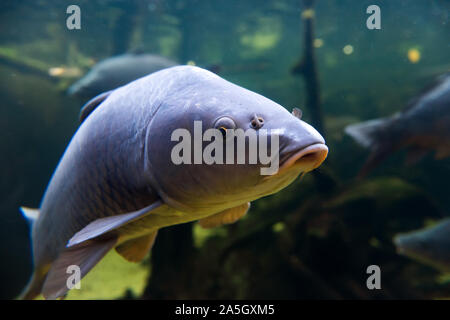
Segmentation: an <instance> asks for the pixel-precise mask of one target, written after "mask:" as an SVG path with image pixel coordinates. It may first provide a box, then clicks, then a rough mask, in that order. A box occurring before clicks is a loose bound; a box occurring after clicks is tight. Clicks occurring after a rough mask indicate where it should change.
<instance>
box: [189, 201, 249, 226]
mask: <svg viewBox="0 0 450 320" xmlns="http://www.w3.org/2000/svg"><path fill="white" fill-rule="evenodd" d="M248 209H250V202H247V203H244V204H241V205H239V206H237V207H234V208H230V209H227V210H224V211H221V212H219V213H216V214H214V215H212V216H209V217H207V218H203V219H201V220H199V221H198V224H199V225H200V226H201V227H202V228H205V229H208V228H214V227H219V226H222V225H224V224H230V223H234V222H236V221H237V220H239V219H240V218H242V217H243V216H244V215H245V214H246V213H247V211H248Z"/></svg>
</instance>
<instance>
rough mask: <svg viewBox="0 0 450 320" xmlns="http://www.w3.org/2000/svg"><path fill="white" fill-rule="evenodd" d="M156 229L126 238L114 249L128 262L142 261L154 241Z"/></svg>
mask: <svg viewBox="0 0 450 320" xmlns="http://www.w3.org/2000/svg"><path fill="white" fill-rule="evenodd" d="M157 233H158V231H153V232H152V233H150V234H148V235H145V236H142V237H139V238H135V239H131V240H128V241H126V242H124V243H122V244H121V245H119V246H117V247H116V251H117V253H118V254H120V255H121V256H122V257H124V258H125V259H126V260H128V261H130V262H140V261H142V260H143V259H144V258H145V256H146V255H147V253H148V252H149V251H150V249H151V248H152V247H153V244H154V243H155V239H156V235H157Z"/></svg>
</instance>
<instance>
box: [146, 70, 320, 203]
mask: <svg viewBox="0 0 450 320" xmlns="http://www.w3.org/2000/svg"><path fill="white" fill-rule="evenodd" d="M197 69H199V68H197ZM200 70H202V69H200ZM203 72H207V74H206V76H205V74H204V73H203ZM187 82H189V81H187ZM178 94H180V97H181V96H182V97H183V99H182V100H179V101H177V100H176V99H175V98H174V97H172V99H169V100H166V101H164V103H163V104H165V105H164V106H162V107H160V109H159V110H158V112H157V114H156V115H155V117H154V119H153V121H152V126H154V128H153V129H154V130H152V129H150V130H149V132H152V131H153V132H158V133H160V134H159V136H158V137H157V138H156V141H153V142H152V137H151V135H150V137H149V140H148V141H147V142H148V146H149V148H148V157H149V162H150V163H151V167H152V168H153V169H151V171H152V174H153V180H154V181H155V182H156V184H157V185H158V186H157V187H156V189H159V190H160V192H161V193H163V196H162V197H163V198H165V199H164V200H166V202H169V203H170V204H172V205H173V206H175V207H176V206H179V207H180V209H184V211H189V210H192V211H197V212H199V211H203V210H204V211H208V210H211V211H213V212H218V211H220V210H223V209H226V208H230V207H233V206H235V205H236V206H237V205H239V204H242V203H245V202H248V201H252V200H255V199H258V198H260V197H262V196H265V195H268V194H272V193H275V192H277V191H279V190H281V189H282V188H284V187H286V186H287V185H289V184H290V183H291V182H292V181H294V180H295V179H296V178H297V176H298V175H299V174H300V173H302V172H308V171H311V170H313V169H315V168H317V167H318V166H319V165H320V164H321V163H322V162H323V161H324V160H325V158H326V156H327V153H328V148H327V147H326V145H325V141H324V139H323V138H322V136H321V135H320V134H319V133H318V132H317V131H316V130H315V129H314V128H313V127H312V126H310V125H309V124H307V123H306V122H304V121H303V120H301V119H299V117H298V116H297V117H296V116H294V115H293V114H291V113H290V112H288V111H287V110H286V109H285V108H283V107H282V106H280V105H279V104H277V103H275V102H273V101H271V100H269V99H267V98H265V97H263V96H261V95H259V94H256V93H254V92H251V91H249V90H246V89H244V88H242V87H239V86H236V85H234V84H231V83H229V82H227V81H225V80H223V79H221V78H220V77H218V76H216V75H213V74H212V73H210V72H208V71H205V70H203V71H202V73H201V77H200V79H199V81H197V82H195V83H193V84H192V85H190V86H187V87H183V88H181V89H180V90H179V91H178ZM163 127H164V128H163ZM163 129H165V130H163ZM177 129H182V131H183V132H185V133H189V135H190V141H189V143H188V144H186V148H185V149H184V150H183V152H182V153H183V155H186V154H187V153H188V154H189V155H188V157H187V158H189V159H190V160H191V161H190V163H186V162H183V163H180V161H179V159H178V161H173V156H174V154H175V155H178V156H179V155H180V152H179V151H180V148H179V147H180V144H181V143H184V142H185V139H184V138H183V139H181V138H180V137H181V135H177V136H176V137H175V139H174V136H173V135H172V134H173V133H174V132H175V130H177ZM199 132H200V134H198V133H199ZM208 132H209V133H208ZM213 132H214V133H213ZM213 136H214V137H213ZM216 136H217V137H218V142H217V144H215V146H216V147H217V149H214V151H213V152H211V151H212V149H213V143H216V138H215V137H216ZM174 140H175V141H174ZM196 143H197V144H196ZM177 145H178V149H177V150H176V151H175V152H173V150H174V148H177V147H176V146H177ZM220 147H222V148H220ZM219 149H221V150H219ZM208 155H209V156H211V155H213V157H212V158H214V159H215V161H213V162H212V161H211V157H210V159H209V160H208V159H207V158H208ZM196 157H197V158H196ZM161 169H163V170H161ZM183 206H184V208H182V207H183Z"/></svg>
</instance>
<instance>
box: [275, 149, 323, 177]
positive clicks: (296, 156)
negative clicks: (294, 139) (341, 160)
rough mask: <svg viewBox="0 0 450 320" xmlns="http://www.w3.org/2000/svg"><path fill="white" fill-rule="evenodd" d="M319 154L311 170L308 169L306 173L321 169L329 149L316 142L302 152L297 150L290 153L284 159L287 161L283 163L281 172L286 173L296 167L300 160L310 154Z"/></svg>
mask: <svg viewBox="0 0 450 320" xmlns="http://www.w3.org/2000/svg"><path fill="white" fill-rule="evenodd" d="M317 153H318V157H317V158H316V159H315V161H314V164H313V165H312V166H311V167H310V168H308V170H307V171H306V172H308V171H312V170H314V169H316V168H317V167H319V166H320V165H321V164H322V162H323V161H324V160H325V159H326V157H327V155H328V147H327V146H326V145H325V143H322V142H315V143H313V144H310V145H308V146H306V147H303V148H301V149H300V150H298V149H297V150H295V151H293V152H290V153H289V154H288V155H287V156H285V157H284V158H285V160H283V161H281V166H280V170H279V171H284V170H286V169H288V168H290V167H292V166H294V165H295V163H297V161H298V160H300V159H301V158H304V157H305V156H307V155H309V154H317Z"/></svg>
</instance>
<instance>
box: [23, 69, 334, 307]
mask: <svg viewBox="0 0 450 320" xmlns="http://www.w3.org/2000/svg"><path fill="white" fill-rule="evenodd" d="M295 114H296V115H299V112H296V113H295ZM81 119H82V120H84V121H83V123H82V124H81V126H80V128H79V129H78V131H77V132H76V133H75V135H74V137H73V138H72V140H71V142H70V144H69V146H68V147H67V149H66V151H65V153H64V155H63V157H62V159H61V161H60V163H59V165H58V167H57V168H56V171H55V172H54V174H53V177H52V179H51V181H50V183H49V185H48V187H47V190H46V192H45V195H44V197H43V200H42V203H41V206H40V209H39V210H34V209H29V208H23V209H22V210H23V213H24V215H25V216H26V217H28V218H29V219H30V220H32V221H34V225H33V230H32V238H33V253H34V264H35V271H34V274H33V277H32V279H31V281H30V284H29V286H28V287H27V289H26V290H25V291H24V293H23V296H22V297H23V298H27V299H31V298H34V297H35V296H37V295H38V294H39V293H41V292H42V293H43V295H44V297H46V298H57V297H59V296H61V295H63V294H64V293H65V292H66V291H67V290H68V289H67V287H66V278H67V274H66V270H67V267H68V266H69V265H78V266H80V268H81V275H82V276H84V275H85V274H86V273H87V272H89V270H90V269H91V268H92V267H93V266H95V264H96V263H97V262H98V261H99V260H100V259H102V257H103V256H104V255H105V254H106V253H107V252H108V251H109V250H110V249H112V248H115V249H116V251H117V252H118V253H119V254H121V255H122V256H123V257H125V258H126V259H127V260H129V261H140V260H142V259H143V258H144V257H145V255H146V253H147V252H148V250H150V248H151V247H152V245H153V242H154V240H155V237H156V233H157V231H158V229H159V228H162V227H166V226H170V225H174V224H179V223H184V222H189V221H194V220H200V221H201V225H202V226H204V227H213V226H218V225H222V224H224V223H230V222H234V221H236V220H237V219H239V218H240V217H242V216H243V215H244V214H245V213H246V212H247V210H248V208H249V206H250V204H249V202H250V201H253V200H255V199H258V198H260V197H262V196H265V195H268V194H272V193H275V192H277V191H279V190H281V189H283V188H284V187H286V186H287V185H289V184H290V183H291V182H292V181H294V180H295V179H296V178H297V176H298V175H299V174H300V173H302V172H308V171H311V170H313V169H314V168H316V167H318V166H319V165H320V164H321V163H322V162H323V161H324V159H325V158H326V156H327V153H328V148H327V147H326V146H325V144H324V143H325V141H324V139H323V138H322V137H321V135H320V134H319V133H318V132H317V131H316V130H315V129H314V128H312V127H311V126H310V125H308V124H306V123H305V122H303V121H302V120H300V119H299V116H294V115H292V114H291V113H289V112H288V111H287V110H286V109H284V108H283V107H281V106H280V105H278V104H276V103H274V102H273V101H271V100H269V99H267V98H265V97H263V96H261V95H258V94H256V93H254V92H251V91H249V90H246V89H243V88H241V87H239V86H236V85H234V84H232V83H230V82H228V81H225V80H223V79H222V78H220V77H218V76H216V75H215V74H213V73H211V72H209V71H206V70H203V69H201V68H197V67H191V66H178V67H173V68H169V69H165V70H162V71H159V72H157V73H154V74H152V75H149V76H147V77H144V78H141V79H139V80H136V81H133V82H131V83H130V84H128V85H126V86H123V87H121V88H119V89H117V90H114V91H112V92H110V93H106V94H103V95H101V96H100V97H97V98H95V99H93V100H92V101H90V102H89V103H88V104H87V106H86V107H85V108H84V109H83V112H82V116H81ZM195 120H201V121H202V123H203V129H204V130H206V129H207V128H221V129H225V130H228V129H235V128H242V129H243V130H247V129H248V128H250V127H253V128H255V129H259V128H261V127H264V129H268V130H277V134H279V144H280V146H279V147H280V152H279V155H280V170H279V171H278V173H277V174H275V175H271V176H263V175H261V174H260V168H261V165H260V164H259V165H254V164H252V165H250V164H248V165H220V164H213V165H205V164H203V165H175V164H173V162H172V161H171V150H172V148H173V146H174V145H175V144H176V143H177V142H174V141H171V134H172V132H173V131H174V130H175V129H179V128H184V129H187V130H189V132H191V133H192V132H193V124H194V121H195ZM269 136H270V131H269ZM247 159H248V157H247Z"/></svg>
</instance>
